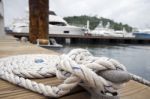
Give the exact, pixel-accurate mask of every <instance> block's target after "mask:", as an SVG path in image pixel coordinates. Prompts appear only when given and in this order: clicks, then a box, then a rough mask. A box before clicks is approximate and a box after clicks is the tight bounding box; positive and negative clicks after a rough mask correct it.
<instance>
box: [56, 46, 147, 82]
mask: <svg viewBox="0 0 150 99" xmlns="http://www.w3.org/2000/svg"><path fill="white" fill-rule="evenodd" d="M74 48H85V49H88V50H89V51H90V52H91V53H92V54H93V55H95V56H99V57H100V56H106V57H111V58H114V59H117V60H118V61H120V62H121V63H122V64H124V65H125V66H126V67H127V69H128V71H130V72H132V73H134V74H137V75H139V76H142V77H144V78H146V79H148V80H150V60H149V59H150V46H133V45H119V46H118V45H117V46H113V45H107V46H106V45H69V46H68V45H65V46H64V48H61V49H56V50H57V51H58V52H61V53H68V52H69V51H70V50H71V49H74Z"/></svg>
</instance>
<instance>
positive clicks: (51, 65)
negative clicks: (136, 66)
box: [0, 49, 130, 97]
mask: <svg viewBox="0 0 150 99" xmlns="http://www.w3.org/2000/svg"><path fill="white" fill-rule="evenodd" d="M110 70H115V71H118V72H119V71H124V72H126V68H125V67H124V66H123V65H122V64H120V63H119V62H118V61H116V60H114V59H109V58H106V57H94V56H92V54H91V53H89V52H88V51H87V50H84V49H74V50H72V51H71V52H70V53H69V54H67V55H61V56H58V55H45V54H35V55H34V54H32V55H18V56H10V57H6V58H2V59H0V78H1V79H4V80H6V81H9V82H11V83H13V84H17V85H19V86H21V87H24V88H26V89H29V90H32V91H34V92H38V93H40V94H43V95H45V96H49V97H60V96H63V95H65V94H67V93H69V92H70V91H71V90H72V89H73V88H74V87H76V86H77V85H81V86H83V87H85V86H86V89H91V90H93V91H92V92H94V93H97V94H99V93H100V92H101V93H114V92H116V91H117V89H118V88H120V86H121V85H122V84H123V83H124V82H127V81H128V80H130V78H128V79H127V80H120V81H119V80H118V82H120V83H117V81H114V80H111V79H110V80H109V78H110V77H109V76H108V77H106V76H107V75H106V76H105V73H106V72H105V71H107V74H108V73H110ZM55 75H56V77H57V78H58V79H60V80H64V81H63V83H61V84H60V85H58V86H50V85H44V84H42V83H37V82H35V81H32V80H29V79H28V78H45V77H52V76H55ZM107 78H108V79H107ZM126 78H127V77H126Z"/></svg>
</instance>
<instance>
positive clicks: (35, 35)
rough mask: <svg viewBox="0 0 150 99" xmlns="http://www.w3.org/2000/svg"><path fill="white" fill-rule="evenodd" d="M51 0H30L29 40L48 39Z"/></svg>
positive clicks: (32, 41)
mask: <svg viewBox="0 0 150 99" xmlns="http://www.w3.org/2000/svg"><path fill="white" fill-rule="evenodd" d="M48 12H49V0H29V20H30V24H29V27H30V28H29V40H30V42H31V43H36V40H37V39H48V20H49V19H48Z"/></svg>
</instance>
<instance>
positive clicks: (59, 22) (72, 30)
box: [11, 11, 86, 35]
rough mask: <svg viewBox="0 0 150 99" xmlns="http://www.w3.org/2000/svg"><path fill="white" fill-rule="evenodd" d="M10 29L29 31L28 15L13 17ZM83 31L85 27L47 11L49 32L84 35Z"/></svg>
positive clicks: (18, 31)
mask: <svg viewBox="0 0 150 99" xmlns="http://www.w3.org/2000/svg"><path fill="white" fill-rule="evenodd" d="M11 29H12V31H13V32H17V33H29V19H28V16H25V17H22V18H17V19H15V20H14V22H13V24H12V27H11ZM85 31H86V29H85V28H82V27H77V26H72V25H69V24H68V23H67V22H66V21H65V20H64V19H63V18H61V17H59V16H57V15H56V14H55V12H53V11H50V12H49V33H50V34H70V35H84V33H85Z"/></svg>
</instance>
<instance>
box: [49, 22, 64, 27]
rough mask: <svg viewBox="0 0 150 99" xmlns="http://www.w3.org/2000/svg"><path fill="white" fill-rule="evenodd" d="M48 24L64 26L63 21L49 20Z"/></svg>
mask: <svg viewBox="0 0 150 99" xmlns="http://www.w3.org/2000/svg"><path fill="white" fill-rule="evenodd" d="M49 24H51V25H57V26H66V24H65V23H63V22H49Z"/></svg>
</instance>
